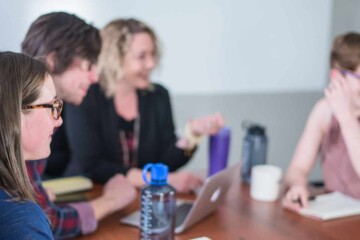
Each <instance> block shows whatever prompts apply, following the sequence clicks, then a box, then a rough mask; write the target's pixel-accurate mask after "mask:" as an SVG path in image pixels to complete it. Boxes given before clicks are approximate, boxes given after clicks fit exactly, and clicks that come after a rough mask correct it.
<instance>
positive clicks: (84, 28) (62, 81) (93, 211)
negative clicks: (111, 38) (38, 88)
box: [22, 12, 136, 239]
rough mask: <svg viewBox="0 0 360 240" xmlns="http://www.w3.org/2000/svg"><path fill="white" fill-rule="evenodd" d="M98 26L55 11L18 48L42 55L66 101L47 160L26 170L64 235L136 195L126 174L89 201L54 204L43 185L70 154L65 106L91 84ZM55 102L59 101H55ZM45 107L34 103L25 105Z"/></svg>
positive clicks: (88, 227) (90, 226) (86, 227)
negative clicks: (48, 176)
mask: <svg viewBox="0 0 360 240" xmlns="http://www.w3.org/2000/svg"><path fill="white" fill-rule="evenodd" d="M100 47H101V41H100V35H99V31H98V30H97V29H96V28H95V27H93V26H92V25H90V24H87V23H86V22H85V21H84V20H82V19H80V18H78V17H77V16H76V15H73V14H68V13H65V12H53V13H48V14H44V15H42V16H40V17H39V18H37V19H36V20H35V21H34V22H33V23H32V24H31V26H30V28H29V30H28V32H27V34H26V36H25V39H24V41H23V42H22V52H24V53H26V54H28V55H31V56H33V57H36V58H41V59H43V60H44V61H45V62H46V63H47V65H48V67H49V70H50V72H51V76H52V77H53V79H54V84H55V88H56V92H57V96H58V98H59V99H62V100H64V110H63V119H64V123H63V125H62V126H61V127H58V128H57V129H56V130H55V132H54V133H53V134H52V139H53V141H52V144H51V154H50V157H49V158H48V159H43V160H39V161H29V162H28V163H27V170H28V174H29V177H30V179H31V182H32V184H33V186H34V188H35V191H36V193H37V196H38V198H37V200H38V202H39V204H40V205H41V207H42V208H43V209H44V210H46V213H47V214H48V215H49V218H50V220H51V222H52V224H53V228H52V230H53V234H54V237H55V238H59V239H68V238H71V237H75V236H77V235H80V234H88V233H91V232H93V231H95V230H96V229H97V223H98V221H99V220H100V219H102V218H104V217H105V216H107V215H109V214H111V213H113V212H115V211H117V210H119V209H121V208H123V207H125V206H126V205H127V204H129V203H130V202H132V201H133V199H134V198H135V196H136V192H135V189H134V187H133V186H132V185H131V184H130V183H129V182H128V181H127V180H126V179H125V177H124V176H122V175H120V174H118V175H114V176H113V177H112V178H111V179H109V181H108V182H107V183H106V184H105V186H104V192H103V194H102V195H101V196H100V197H98V198H96V199H94V200H92V201H84V202H77V203H71V204H67V205H57V204H55V203H54V202H53V201H54V200H55V196H54V195H53V194H51V192H50V191H49V190H45V189H44V187H43V186H42V183H41V180H42V179H41V176H42V175H43V173H44V169H45V166H46V171H45V173H46V174H47V175H50V176H52V177H57V176H61V173H62V171H63V170H64V168H65V167H66V165H67V163H68V162H69V161H70V159H71V158H72V151H71V149H70V147H69V143H68V130H67V129H68V126H67V125H68V124H69V123H68V120H69V117H70V115H71V113H69V112H68V111H67V109H68V108H69V106H76V105H79V104H80V103H81V102H82V100H83V98H84V96H85V95H86V93H87V90H88V88H89V86H90V85H91V84H93V83H95V82H97V77H98V76H97V71H96V66H95V63H96V61H97V57H98V55H99V52H100ZM54 104H57V105H56V106H58V102H54ZM40 107H47V105H45V106H44V105H34V106H28V108H40Z"/></svg>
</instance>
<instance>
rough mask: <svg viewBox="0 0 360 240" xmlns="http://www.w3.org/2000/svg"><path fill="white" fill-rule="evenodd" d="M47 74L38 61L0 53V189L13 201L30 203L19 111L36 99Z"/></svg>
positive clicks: (13, 54)
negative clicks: (28, 201) (12, 198)
mask: <svg viewBox="0 0 360 240" xmlns="http://www.w3.org/2000/svg"><path fill="white" fill-rule="evenodd" d="M47 74H49V73H48V71H47V68H46V66H45V65H44V63H42V62H40V61H38V60H35V59H32V58H31V57H28V56H26V55H24V54H20V53H12V52H0V187H1V188H3V189H5V191H7V192H8V193H9V194H10V195H11V196H12V197H14V199H16V200H26V199H28V200H32V201H34V190H33V188H32V185H31V183H30V181H29V178H28V175H27V172H26V168H25V162H24V159H23V156H22V150H21V111H22V106H25V105H29V104H31V103H33V102H34V101H35V100H36V99H38V97H39V95H40V90H41V87H42V86H43V84H44V81H45V77H46V76H47ZM25 114H26V113H25Z"/></svg>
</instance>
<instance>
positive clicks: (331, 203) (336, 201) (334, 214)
mask: <svg viewBox="0 0 360 240" xmlns="http://www.w3.org/2000/svg"><path fill="white" fill-rule="evenodd" d="M300 214H302V215H304V216H308V217H311V218H314V219H317V220H322V221H326V220H331V219H336V218H343V217H350V216H354V215H359V214H360V200H358V199H354V198H352V197H350V196H347V195H345V194H343V193H340V192H332V193H327V194H323V195H319V196H316V198H315V199H314V200H311V201H309V204H308V207H306V208H302V209H301V210H300Z"/></svg>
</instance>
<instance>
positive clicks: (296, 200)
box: [292, 196, 316, 207]
mask: <svg viewBox="0 0 360 240" xmlns="http://www.w3.org/2000/svg"><path fill="white" fill-rule="evenodd" d="M315 198H316V196H310V197H308V201H311V200H315ZM292 202H293V203H298V204H299V205H300V207H303V204H302V202H301V199H300V198H297V199H293V200H292Z"/></svg>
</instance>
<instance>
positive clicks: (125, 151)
mask: <svg viewBox="0 0 360 240" xmlns="http://www.w3.org/2000/svg"><path fill="white" fill-rule="evenodd" d="M133 130H134V131H133V133H134V135H133V148H132V149H130V148H129V144H128V141H127V139H126V134H125V131H124V130H120V133H119V135H120V144H121V148H122V161H123V164H124V166H125V167H136V166H137V160H138V159H137V157H138V145H139V137H140V114H138V116H137V117H136V118H135V121H134V127H133ZM131 157H132V159H130V158H131Z"/></svg>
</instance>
